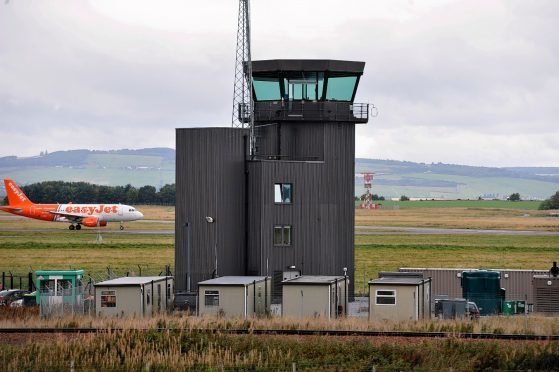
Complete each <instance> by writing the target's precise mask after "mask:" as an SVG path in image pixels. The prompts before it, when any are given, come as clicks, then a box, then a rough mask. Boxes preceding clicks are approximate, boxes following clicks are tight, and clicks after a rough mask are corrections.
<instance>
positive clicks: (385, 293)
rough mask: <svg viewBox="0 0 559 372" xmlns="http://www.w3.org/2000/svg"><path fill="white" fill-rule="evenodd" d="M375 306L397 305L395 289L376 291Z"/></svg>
mask: <svg viewBox="0 0 559 372" xmlns="http://www.w3.org/2000/svg"><path fill="white" fill-rule="evenodd" d="M375 304H377V305H396V291H395V290H394V289H377V290H376V291H375Z"/></svg>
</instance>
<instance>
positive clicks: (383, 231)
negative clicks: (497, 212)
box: [0, 221, 559, 236]
mask: <svg viewBox="0 0 559 372" xmlns="http://www.w3.org/2000/svg"><path fill="white" fill-rule="evenodd" d="M146 222H147V221H146ZM150 222H162V221H150ZM165 223H169V224H170V223H174V221H166V222H165ZM54 231H56V232H62V231H68V233H69V234H84V233H85V234H96V233H97V230H96V229H86V228H83V229H82V230H80V231H75V230H74V231H70V230H67V229H60V228H56V229H53V228H51V229H49V228H41V229H36V228H31V229H19V228H0V232H35V233H48V232H54ZM101 234H115V235H117V234H121V235H174V234H175V230H174V229H135V228H134V229H133V228H130V229H125V230H103V228H101ZM355 235H518V236H559V231H535V230H486V229H442V228H431V227H392V226H355Z"/></svg>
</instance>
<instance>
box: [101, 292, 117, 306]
mask: <svg viewBox="0 0 559 372" xmlns="http://www.w3.org/2000/svg"><path fill="white" fill-rule="evenodd" d="M101 307H116V292H115V291H101Z"/></svg>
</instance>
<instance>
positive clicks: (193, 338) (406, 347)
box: [0, 311, 559, 371]
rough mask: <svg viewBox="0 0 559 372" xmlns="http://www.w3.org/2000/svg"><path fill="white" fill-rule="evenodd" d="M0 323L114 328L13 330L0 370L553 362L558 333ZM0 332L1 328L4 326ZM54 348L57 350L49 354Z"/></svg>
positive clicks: (262, 324)
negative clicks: (492, 336)
mask: <svg viewBox="0 0 559 372" xmlns="http://www.w3.org/2000/svg"><path fill="white" fill-rule="evenodd" d="M0 319H4V320H0V327H19V326H21V324H24V325H25V326H29V327H33V326H34V327H36V326H38V327H45V326H54V327H60V328H80V327H98V328H106V327H109V328H115V327H117V328H119V329H121V330H116V331H111V332H108V333H99V334H87V335H74V336H69V335H60V336H56V335H54V336H53V335H33V336H32V337H29V336H25V335H20V336H21V337H20V338H19V339H16V338H15V337H14V336H12V338H11V339H10V340H8V341H7V342H0V360H2V361H3V367H4V368H5V369H6V370H22V369H23V370H27V369H37V368H40V369H48V368H52V369H56V370H58V369H70V368H78V369H84V368H85V369H100V370H120V369H135V370H139V369H155V370H159V369H163V370H178V369H185V368H187V369H196V370H199V369H220V370H221V369H222V368H226V369H229V368H235V369H238V368H241V369H253V370H270V369H273V370H290V369H291V368H292V366H293V363H295V365H296V367H297V368H298V369H313V370H316V369H323V370H340V369H350V370H372V369H373V367H374V368H375V369H377V370H385V369H390V370H394V369H398V370H410V369H416V368H419V369H430V370H433V369H437V370H438V369H448V368H450V367H452V368H453V370H458V371H461V370H484V369H505V370H507V369H515V370H518V369H536V370H549V369H555V368H556V364H555V363H556V361H557V359H558V358H559V345H558V344H557V343H556V342H543V341H542V342H526V341H514V342H512V341H476V342H472V341H467V340H462V339H455V338H450V339H404V338H389V339H387V338H383V337H374V338H368V337H352V336H345V337H324V336H322V337H319V336H279V335H278V336H274V335H256V334H252V333H250V332H249V334H246V335H230V334H225V333H221V332H220V330H223V329H246V330H254V329H311V330H312V329H314V330H317V329H321V330H324V329H374V330H402V329H406V330H417V331H444V332H453V333H462V332H489V333H538V334H540V333H539V332H540V331H542V330H543V331H544V332H545V333H542V334H553V333H554V332H555V333H556V332H558V331H559V321H558V320H557V319H555V318H532V317H525V318H524V317H521V318H492V319H489V318H488V319H482V320H480V321H477V322H471V321H464V320H462V321H420V322H405V323H396V324H391V323H373V322H368V321H366V320H364V319H340V320H336V321H327V320H324V319H303V320H293V319H281V318H262V319H249V320H241V319H233V320H231V319H223V318H197V317H187V316H181V315H166V316H159V317H156V318H150V319H134V318H128V319H118V320H115V319H104V318H88V317H84V318H80V317H74V318H66V319H52V320H38V319H37V317H36V315H34V314H26V313H23V312H21V311H12V312H11V313H3V314H1V316H0ZM0 337H1V336H0ZM53 355H56V358H53Z"/></svg>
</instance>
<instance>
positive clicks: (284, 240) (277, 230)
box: [274, 225, 291, 246]
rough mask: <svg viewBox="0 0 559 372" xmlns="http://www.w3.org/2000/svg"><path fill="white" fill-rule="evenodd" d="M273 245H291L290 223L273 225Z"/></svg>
mask: <svg viewBox="0 0 559 372" xmlns="http://www.w3.org/2000/svg"><path fill="white" fill-rule="evenodd" d="M274 245H282V246H290V245H291V225H276V226H274Z"/></svg>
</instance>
